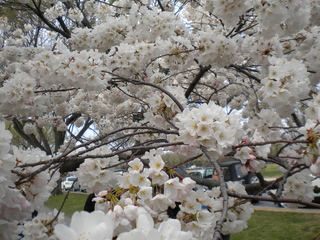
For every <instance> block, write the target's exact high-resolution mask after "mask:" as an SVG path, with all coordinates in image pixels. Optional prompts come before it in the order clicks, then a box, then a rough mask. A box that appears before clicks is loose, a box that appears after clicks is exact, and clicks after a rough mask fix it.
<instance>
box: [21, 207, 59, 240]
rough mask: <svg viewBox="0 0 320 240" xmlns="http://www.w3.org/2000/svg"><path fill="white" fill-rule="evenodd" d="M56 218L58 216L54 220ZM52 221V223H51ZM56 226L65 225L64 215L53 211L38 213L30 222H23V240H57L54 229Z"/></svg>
mask: <svg viewBox="0 0 320 240" xmlns="http://www.w3.org/2000/svg"><path fill="white" fill-rule="evenodd" d="M56 216H58V217H57V218H56ZM53 220H54V221H53ZM57 224H65V220H64V213H59V215H58V210H57V209H54V210H53V211H52V212H48V213H39V214H38V215H37V216H35V217H34V218H33V219H31V220H30V221H25V222H24V226H23V229H24V230H23V232H22V235H23V239H24V240H57V239H58V238H57V236H56V235H55V234H54V228H55V226H56V225H57Z"/></svg>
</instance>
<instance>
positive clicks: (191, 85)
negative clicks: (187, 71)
mask: <svg viewBox="0 0 320 240" xmlns="http://www.w3.org/2000/svg"><path fill="white" fill-rule="evenodd" d="M210 68H211V66H206V67H202V66H200V71H199V72H198V74H197V75H196V77H195V78H194V79H193V81H192V82H191V84H190V85H189V87H188V89H187V91H186V93H185V97H186V98H188V97H189V96H190V94H191V92H192V91H193V89H194V88H195V87H196V86H197V84H198V82H199V81H200V79H201V78H202V77H203V75H204V74H205V73H206V72H207V71H209V70H210Z"/></svg>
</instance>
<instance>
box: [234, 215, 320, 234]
mask: <svg viewBox="0 0 320 240" xmlns="http://www.w3.org/2000/svg"><path fill="white" fill-rule="evenodd" d="M316 236H318V237H319V238H318V239H317V240H319V239H320V212H319V213H318V214H316V213H300V212H273V211H255V212H254V213H253V215H252V218H251V219H250V220H249V222H248V228H247V229H246V230H244V231H242V232H241V233H237V234H233V235H232V236H231V240H243V239H246V240H312V239H315V237H316Z"/></svg>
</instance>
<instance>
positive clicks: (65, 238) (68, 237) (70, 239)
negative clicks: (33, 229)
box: [54, 224, 78, 240]
mask: <svg viewBox="0 0 320 240" xmlns="http://www.w3.org/2000/svg"><path fill="white" fill-rule="evenodd" d="M54 233H55V234H56V236H57V237H58V238H59V239H60V240H77V237H78V235H77V233H76V232H75V231H74V230H73V229H72V228H69V227H67V226H66V225H64V224H57V225H56V226H55V227H54Z"/></svg>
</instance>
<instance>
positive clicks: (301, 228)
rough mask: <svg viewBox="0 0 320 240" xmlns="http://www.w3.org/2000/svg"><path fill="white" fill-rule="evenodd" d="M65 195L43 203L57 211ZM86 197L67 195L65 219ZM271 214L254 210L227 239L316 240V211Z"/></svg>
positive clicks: (319, 219) (319, 221)
mask: <svg viewBox="0 0 320 240" xmlns="http://www.w3.org/2000/svg"><path fill="white" fill-rule="evenodd" d="M65 196H66V194H63V195H59V196H53V197H50V198H49V200H48V201H47V202H46V203H45V205H46V206H47V207H50V208H60V206H61V203H62V202H63V200H64V197H65ZM87 196H88V195H87V194H81V193H70V195H69V196H68V199H67V200H66V203H65V205H64V207H63V210H62V211H63V212H65V214H66V215H67V216H69V217H71V216H72V214H73V212H75V211H81V210H83V207H84V204H85V201H86V199H87ZM276 210H279V212H275V211H258V210H257V211H255V212H254V213H253V215H252V218H251V219H250V221H249V222H248V228H247V229H246V230H244V231H243V232H241V233H237V234H233V235H232V236H231V240H243V239H246V240H312V239H314V238H315V237H316V236H317V235H318V236H319V239H317V240H320V212H319V213H301V212H283V209H280V208H279V209H277V208H276Z"/></svg>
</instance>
